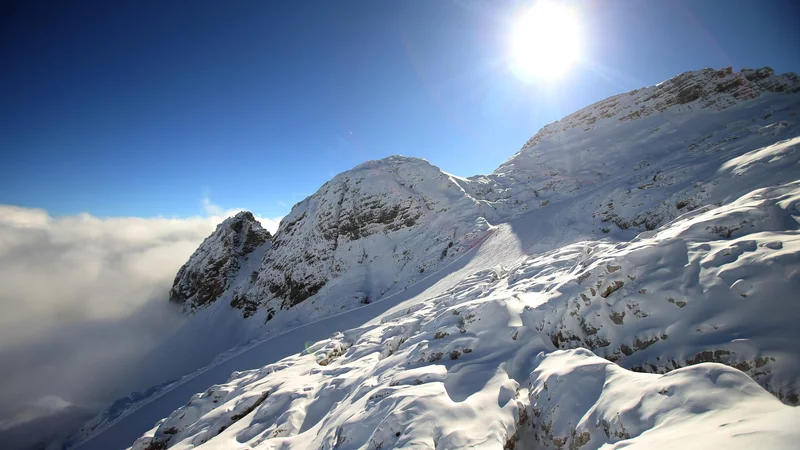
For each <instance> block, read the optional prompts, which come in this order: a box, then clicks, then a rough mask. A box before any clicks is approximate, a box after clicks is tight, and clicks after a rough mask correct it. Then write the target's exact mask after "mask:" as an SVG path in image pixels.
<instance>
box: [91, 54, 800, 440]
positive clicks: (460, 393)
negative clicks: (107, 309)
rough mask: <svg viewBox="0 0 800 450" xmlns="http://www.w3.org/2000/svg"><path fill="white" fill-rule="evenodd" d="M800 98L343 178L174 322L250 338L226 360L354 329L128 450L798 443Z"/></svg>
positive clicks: (245, 375) (675, 109)
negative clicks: (445, 167)
mask: <svg viewBox="0 0 800 450" xmlns="http://www.w3.org/2000/svg"><path fill="white" fill-rule="evenodd" d="M799 88H800V83H799V82H798V77H797V76H796V75H794V74H785V75H774V74H773V72H772V70H771V69H769V68H764V69H758V70H743V71H742V72H740V73H733V72H732V71H731V70H729V69H723V70H720V71H715V70H711V69H704V70H701V71H696V72H689V73H687V74H683V75H679V76H678V77H675V78H673V79H671V80H668V81H666V82H664V83H661V84H659V85H658V86H653V87H649V88H644V89H640V90H637V91H633V92H631V93H628V94H621V95H619V96H615V97H612V98H610V99H607V100H604V101H603V102H599V103H597V104H595V105H592V106H590V107H588V108H585V109H583V110H581V111H579V112H577V113H575V114H572V115H570V116H568V117H567V118H565V119H563V120H561V121H559V122H556V123H554V124H550V125H548V126H546V127H544V128H543V129H542V130H541V131H540V132H539V133H537V135H536V136H534V138H532V139H531V140H530V141H529V142H528V143H527V144H526V145H525V147H524V148H523V149H522V150H521V151H520V152H519V153H517V154H516V155H515V156H514V157H512V158H511V159H509V160H508V161H507V162H506V163H504V164H503V165H501V166H500V167H499V168H498V169H497V170H496V171H495V172H494V173H492V174H489V175H481V176H475V177H470V178H461V177H456V176H453V175H449V174H446V173H444V172H442V171H441V170H439V169H438V168H436V167H434V166H432V165H431V164H429V163H428V162H427V161H425V160H422V159H417V158H407V157H400V156H394V157H390V158H386V159H383V160H380V161H370V162H367V163H364V164H362V165H359V166H357V167H356V168H354V169H352V170H350V171H347V172H344V173H342V174H339V175H337V176H336V177H334V178H333V179H332V180H331V181H329V182H328V183H326V184H325V185H323V186H322V188H320V190H319V191H318V192H317V193H315V194H314V195H312V196H311V197H309V198H307V199H305V200H304V201H302V202H301V203H299V204H297V205H295V207H294V208H293V209H292V212H291V213H290V214H289V215H288V216H287V217H286V218H285V219H284V220H283V221H282V223H281V225H280V227H279V230H278V231H277V232H276V234H275V236H274V237H272V239H271V240H270V241H269V242H268V243H264V244H262V245H261V246H260V247H259V249H260V250H259V251H263V253H262V255H263V256H261V257H256V256H255V255H256V253H253V254H252V255H251V256H250V257H249V258H244V259H238V260H237V261H244V262H240V264H241V265H242V267H244V266H245V264H246V265H247V267H246V268H245V269H241V270H238V271H234V272H235V274H233V275H231V273H232V272H225V273H226V274H227V275H226V276H229V278H227V279H228V280H230V281H229V284H228V285H227V286H228V287H227V288H226V289H225V290H224V291H223V292H222V293H221V294H220V295H219V296H218V297H216V298H217V300H216V301H210V302H206V303H203V304H202V305H200V307H197V308H194V309H193V310H192V311H193V313H194V314H195V315H194V317H192V319H191V321H190V322H193V324H194V325H195V326H196V328H197V329H206V330H207V329H208V327H215V328H216V329H218V330H219V334H220V336H222V335H224V336H228V334H231V335H234V334H235V336H237V337H235V338H233V337H232V338H230V340H231V342H234V340H235V339H243V340H240V341H239V342H245V341H246V340H249V339H253V338H256V339H255V340H253V341H251V344H249V345H247V346H245V347H240V348H239V349H237V350H232V351H231V352H228V353H227V355H228V356H225V357H223V358H222V359H219V358H218V361H217V362H220V361H223V360H228V359H230V358H229V357H232V358H235V357H236V355H238V354H240V353H241V351H244V350H242V349H245V350H246V349H251V348H253V349H254V348H256V347H259V348H261V347H262V346H269V345H270V342H271V340H272V339H276V338H278V337H279V336H282V335H283V333H285V332H286V330H290V329H293V328H294V327H297V326H300V325H303V324H305V323H309V322H312V321H317V320H325V318H328V317H332V316H336V317H340V318H341V319H342V321H343V323H348V324H356V325H350V326H348V327H339V328H334V329H338V330H341V331H342V333H339V334H335V335H334V336H333V337H331V338H330V339H328V340H323V341H320V342H318V343H317V344H314V345H312V346H310V347H309V348H308V349H307V351H305V352H302V353H299V354H296V355H294V356H289V357H288V358H285V359H282V360H280V361H277V362H276V359H265V360H263V363H262V364H267V365H266V366H265V367H264V368H262V369H257V370H254V371H247V372H242V373H238V374H234V376H233V377H232V378H231V380H230V381H229V382H228V383H225V384H222V385H218V386H214V387H212V388H210V389H209V390H208V391H207V392H206V393H205V394H197V395H195V396H194V397H193V398H192V400H191V401H190V403H189V404H188V405H186V406H184V407H182V408H180V409H178V410H176V411H175V412H174V413H173V414H171V415H170V416H169V417H168V418H167V419H165V420H164V421H162V422H159V423H158V424H157V426H156V427H155V428H154V429H153V430H151V431H150V432H148V433H147V434H145V435H144V436H143V437H142V438H140V439H139V441H137V443H136V445H135V446H134V448H135V449H156V448H158V449H160V448H172V447H175V448H192V447H194V446H198V445H202V446H204V447H208V448H217V447H218V448H230V447H235V446H240V445H247V446H248V447H253V448H277V447H285V446H291V447H293V448H392V447H403V446H406V447H415V446H419V447H436V448H463V447H471V446H474V447H476V448H483V447H485V448H514V447H515V446H517V448H528V447H530V446H533V445H539V446H544V447H548V446H550V447H554V448H562V447H564V448H567V447H569V448H584V447H586V448H598V447H600V446H601V445H603V444H605V443H609V444H615V443H617V442H620V443H622V442H624V444H625V445H627V444H641V445H643V446H645V447H648V448H649V447H651V446H652V445H653V443H654V442H656V441H654V440H652V439H655V438H653V436H656V437H657V439H660V441H658V442H662V443H664V442H667V444H664V445H666V446H669V445H674V443H675V442H679V441H676V440H671V441H670V440H667V439H666V438H665V436H667V435H669V436H674V437H675V439H680V438H681V437H683V438H685V437H686V436H697V434H702V435H704V436H706V437H707V440H706V441H703V440H700V441H697V442H698V443H697V444H693V445H696V446H698V448H699V447H703V446H707V445H710V444H708V443H709V442H711V443H713V445H714V446H722V445H725V446H732V447H739V448H748V447H751V446H754V445H759V444H764V445H766V446H770V445H776V446H780V443H784V445H785V443H786V442H791V440H792V439H796V438H797V437H800V436H797V435H796V434H795V435H792V434H791V433H790V432H788V431H786V430H788V429H789V428H790V427H788V426H783V425H781V424H785V423H789V421H791V420H795V421H796V419H797V413H796V412H795V411H796V410H795V409H794V408H793V407H790V406H785V405H796V404H797V403H798V401H799V399H798V395H800V388H798V386H800V354H798V352H797V351H796V350H795V347H796V345H794V343H795V342H797V340H798V338H800V335H798V332H797V331H796V327H795V326H794V325H793V324H794V323H796V322H797V320H798V319H800V305H798V304H797V302H796V300H795V298H796V295H794V294H793V293H794V292H797V291H798V289H800V279H798V274H800V256H798V255H800V241H798V235H797V230H798V228H799V227H800V225H798V222H799V221H800V212H799V211H800V185H798V180H800V124H799V123H798V121H797V113H798V111H800V94H798V89H799ZM489 230H491V231H492V233H491V234H488V233H487V231H489ZM487 236H488V239H486V240H485V241H484V239H485V238H487ZM209 239H211V238H209ZM204 245H206V244H205V243H204ZM201 248H202V247H201ZM198 252H200V249H199V250H198ZM196 255H197V254H196ZM193 259H194V257H193ZM456 262H458V264H456ZM206 266H207V265H206ZM212 266H213V264H212ZM199 267H205V266H204V265H203V264H200V265H199ZM182 270H183V269H182ZM204 270H206V269H200V270H197V271H196V272H197V273H203V271H204ZM436 271H440V272H438V273H437V274H436V276H435V277H434V276H432V275H433V272H436ZM444 272H447V273H444ZM429 277H430V279H432V280H433V281H431V283H433V284H432V285H430V286H429V287H427V288H425V289H424V292H418V291H417V290H416V289H413V291H414V292H413V293H412V292H410V291H411V289H410V288H412V287H413V286H419V285H421V284H425V285H426V286H427V285H428V284H429V283H427V282H426V283H421V282H422V281H423V280H426V279H428V278H429ZM179 278H181V279H183V278H185V277H179ZM177 281H178V280H177V279H176V282H177ZM405 289H409V293H408V294H406V291H405ZM382 299H386V300H391V302H392V303H393V304H395V303H396V304H397V306H395V307H392V308H391V309H390V310H389V311H386V312H385V313H381V314H380V315H376V316H374V317H364V318H363V320H361V317H362V316H361V314H362V312H366V311H369V310H374V309H370V308H368V307H363V306H364V305H368V306H370V304H371V303H374V302H375V301H377V300H382ZM231 306H233V308H232V307H231ZM337 315H338V316H337ZM242 316H244V317H245V318H246V319H244V320H243V319H242ZM345 318H347V320H344V319H345ZM337 320H338V319H337ZM326 323H327V322H326ZM360 324H363V325H360ZM352 326H355V328H354V329H351V330H348V331H344V330H345V328H349V327H352ZM229 331H230V333H229ZM191 332H192V331H191V330H190V331H187V332H186V333H185V334H186V335H187V336H189V335H190V334H191ZM289 334H291V333H289ZM301 350H302V349H301V348H297V349H296V351H301ZM720 363H721V364H722V365H720ZM260 365H261V364H259V365H258V366H260ZM210 367H214V366H213V365H212V366H210ZM250 367H257V366H250ZM203 370H207V369H203ZM633 372H639V373H633ZM588 374H591V375H588ZM602 380H605V381H602ZM709 380H712V381H709ZM215 382H218V381H215ZM709 383H710V384H709ZM209 384H210V383H209ZM592 386H594V387H592ZM692 386H704V388H703V390H702V391H701V390H697V389H694V388H693V387H692ZM578 388H580V389H585V391H583V390H581V391H580V392H582V393H581V394H580V395H579V396H578V397H575V400H574V401H573V400H566V399H572V398H573V397H572V396H574V395H576V394H575V392H576V391H575V389H578ZM653 389H655V391H653ZM673 393H674V394H675V395H676V396H675V397H674V398H673V395H672V394H673ZM712 394H713V395H712ZM562 396H563V399H564V400H559V399H561V398H562ZM721 398H723V399H725V400H724V401H723V400H720V399H721ZM636 399H642V400H641V401H639V402H638V403H637V401H636ZM175 401H176V406H178V405H180V404H182V403H183V402H185V398H184V399H175ZM781 402H783V403H784V404H781ZM567 404H569V405H572V406H569V407H567V406H566V405H567ZM751 406H752V408H751ZM709 411H710V412H709ZM703 412H708V413H707V414H705V413H703ZM615 417H616V418H617V419H615ZM766 418H769V419H768V420H767V419H766ZM153 419H154V420H153V421H154V422H155V420H157V418H156V417H154V418H153ZM122 420H124V419H122ZM723 424H729V425H725V426H722V425H723ZM757 430H761V431H765V432H766V433H762V434H758V435H753V436H756V437H752V438H751V437H742V436H745V435H746V433H750V432H753V431H757ZM95 431H97V430H95ZM764 434H768V435H769V438H764ZM747 436H749V435H747ZM757 436H761V438H759V437H757ZM762 438H764V439H766V440H764V441H759V440H758V439H762ZM670 439H672V438H670ZM669 443H672V444H669ZM682 445H688V444H687V443H685V442H682Z"/></svg>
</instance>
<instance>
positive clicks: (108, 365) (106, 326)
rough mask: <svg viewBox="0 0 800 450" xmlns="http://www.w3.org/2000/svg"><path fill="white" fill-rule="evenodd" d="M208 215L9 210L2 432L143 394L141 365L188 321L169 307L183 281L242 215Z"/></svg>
mask: <svg viewBox="0 0 800 450" xmlns="http://www.w3.org/2000/svg"><path fill="white" fill-rule="evenodd" d="M206 209H207V211H209V212H210V213H211V214H210V215H208V216H206V217H194V218H182V219H175V218H136V217H122V218H98V217H94V216H91V215H88V214H79V215H75V216H69V217H58V218H54V217H52V216H50V215H49V214H48V213H47V212H46V211H44V210H41V209H31V208H21V207H16V206H7V205H0V434H1V433H3V432H9V430H13V429H14V428H15V427H21V426H24V425H25V424H26V423H30V422H33V421H41V420H42V419H43V418H46V417H47V416H49V415H54V416H55V415H57V414H58V413H59V412H61V411H64V410H67V409H70V408H71V409H72V410H75V411H82V412H84V413H86V414H90V413H93V412H96V411H97V410H98V409H99V408H102V407H103V406H105V405H106V404H107V403H108V402H109V401H111V400H113V399H115V398H117V397H119V396H121V395H126V394H127V393H128V392H129V391H130V389H131V388H139V386H137V380H136V377H137V373H138V371H137V368H138V367H140V366H141V358H142V357H143V356H144V355H146V354H147V353H148V352H149V351H150V350H152V349H153V348H154V347H155V346H156V345H157V344H158V343H159V342H160V341H161V340H163V339H164V337H165V336H167V335H168V334H169V333H170V332H172V331H173V330H175V329H176V327H177V326H179V325H180V323H181V321H182V320H184V317H183V316H182V315H181V314H180V313H179V312H178V310H177V308H176V307H175V305H172V304H170V303H169V302H168V301H167V298H168V295H167V294H168V291H169V288H170V287H171V284H172V281H173V278H174V276H175V273H176V272H177V271H178V269H179V268H180V266H181V265H182V264H183V263H184V262H186V260H187V259H188V258H189V256H190V255H191V254H192V252H194V250H195V249H196V248H197V246H198V245H200V243H201V242H202V241H203V239H205V238H206V237H207V236H208V235H209V234H210V233H211V232H212V231H213V230H214V228H215V227H216V225H217V224H218V223H220V222H221V221H222V220H223V219H224V218H225V217H227V216H229V215H231V214H234V213H235V212H236V211H235V210H233V211H221V210H219V208H211V209H210V210H209V208H206ZM258 219H259V220H260V221H261V224H262V225H263V226H264V227H265V228H267V229H268V230H270V231H271V232H274V231H275V230H276V229H277V227H278V224H279V222H280V219H266V218H258Z"/></svg>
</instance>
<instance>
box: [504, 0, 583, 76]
mask: <svg viewBox="0 0 800 450" xmlns="http://www.w3.org/2000/svg"><path fill="white" fill-rule="evenodd" d="M511 36H512V37H511V46H512V47H511V49H512V58H513V71H514V72H516V73H517V74H519V75H520V76H521V77H523V78H535V79H544V80H554V79H556V78H558V77H559V76H561V75H563V74H564V73H565V72H566V71H567V70H568V69H569V68H570V67H571V66H572V64H573V63H575V61H576V60H577V59H578V56H579V53H580V24H579V21H578V17H577V15H576V14H575V11H574V10H572V9H570V8H569V7H567V6H565V5H563V4H560V3H555V2H553V1H539V2H538V3H536V4H535V5H534V6H533V7H532V8H530V9H528V10H527V11H525V12H524V13H522V15H521V16H520V17H519V18H518V19H517V21H516V23H515V24H514V27H513V31H512V35H511Z"/></svg>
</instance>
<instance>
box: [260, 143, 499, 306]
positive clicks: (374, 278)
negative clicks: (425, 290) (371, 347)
mask: <svg viewBox="0 0 800 450" xmlns="http://www.w3.org/2000/svg"><path fill="white" fill-rule="evenodd" d="M488 228H489V226H488V223H487V222H486V221H485V220H484V219H483V218H482V217H481V208H480V205H479V204H478V203H477V202H476V201H475V200H474V199H473V198H471V197H470V196H469V195H467V194H466V193H465V192H464V191H463V190H462V189H461V188H460V186H459V185H458V183H456V182H455V180H454V178H453V177H452V176H450V175H448V174H445V173H444V172H442V171H441V170H439V169H438V168H437V167H435V166H433V165H431V164H430V163H428V162H427V161H425V160H422V159H418V158H406V157H400V156H393V157H390V158H386V159H383V160H380V161H370V162H367V163H364V164H362V165H360V166H358V167H356V168H354V169H353V170H350V171H348V172H345V173H342V174H340V175H337V176H336V177H334V178H333V179H332V180H331V181H329V182H327V183H325V185H323V186H322V188H320V190H319V191H317V193H315V194H314V195H312V196H311V197H309V198H307V199H305V200H303V201H302V202H300V203H299V204H297V205H295V207H294V208H293V209H292V211H291V213H290V214H289V215H288V216H286V218H284V219H283V221H282V222H281V225H280V227H279V229H278V231H277V233H276V234H275V238H274V239H273V241H272V248H271V249H270V251H269V252H267V254H266V256H265V258H264V261H263V263H262V265H261V267H260V269H259V274H258V279H257V280H256V282H255V284H254V287H253V289H251V290H250V291H249V292H248V294H247V297H248V298H249V299H251V300H252V301H254V302H258V303H260V304H262V305H266V306H267V307H268V309H269V310H270V311H271V312H273V313H274V312H276V311H277V310H279V309H282V308H290V307H292V306H294V305H296V304H298V303H299V302H302V301H303V300H305V299H306V298H308V297H310V296H312V295H314V294H316V293H317V292H320V290H321V289H323V288H326V287H329V288H330V289H336V286H337V285H339V286H343V287H345V288H346V289H348V290H350V291H352V292H354V293H355V295H356V296H357V297H358V298H359V300H360V301H362V302H365V303H366V302H369V301H371V300H374V299H377V298H379V297H381V296H383V295H385V294H387V293H388V292H390V291H394V292H396V291H397V290H398V289H400V288H403V287H405V286H407V285H408V284H410V283H413V282H414V281H416V280H418V279H421V278H423V277H424V276H426V271H430V270H433V269H434V268H436V267H440V266H442V265H443V264H446V263H447V262H449V261H452V260H453V259H454V258H456V257H457V256H458V255H460V254H461V253H463V251H464V250H465V249H466V248H467V247H468V246H469V245H471V244H472V243H473V242H474V241H475V240H476V239H478V238H479V237H480V236H482V234H483V233H484V232H485V231H486V230H487V229H488ZM351 295H352V294H351Z"/></svg>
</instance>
